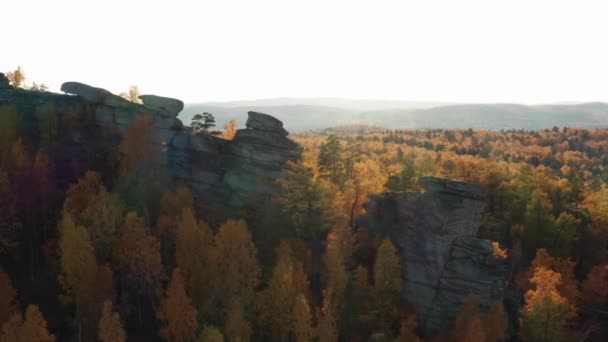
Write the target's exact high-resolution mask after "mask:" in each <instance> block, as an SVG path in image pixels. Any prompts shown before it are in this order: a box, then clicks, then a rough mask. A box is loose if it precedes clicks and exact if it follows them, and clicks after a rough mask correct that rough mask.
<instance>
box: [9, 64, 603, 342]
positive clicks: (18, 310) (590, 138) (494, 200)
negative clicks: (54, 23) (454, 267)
mask: <svg viewBox="0 0 608 342" xmlns="http://www.w3.org/2000/svg"><path fill="white" fill-rule="evenodd" d="M11 76H12V79H11V80H12V83H13V84H14V85H15V88H18V87H20V86H21V85H20V84H18V82H19V80H18V79H17V80H16V79H15V78H14V75H11ZM15 82H17V84H15ZM11 91H15V92H19V91H20V92H25V94H27V96H36V95H35V94H37V93H46V89H45V88H40V86H37V88H34V89H27V90H11ZM131 91H132V92H134V93H136V92H137V89H132V90H131ZM19 94H21V93H19ZM31 94H34V95H31ZM136 95H137V94H131V95H129V94H128V93H126V94H124V97H126V98H127V99H128V101H133V102H135V101H137V96H136ZM58 96H59V95H58ZM66 101H67V100H66ZM142 106H143V105H142ZM137 108H139V107H137ZM66 113H68V114H66ZM39 114H40V120H37V119H36V120H35V119H33V116H32V113H28V112H24V111H23V110H21V109H20V107H19V106H14V105H11V104H10V103H9V104H3V103H2V101H0V341H3V342H4V341H7V342H8V341H27V342H30V341H31V342H33V341H79V342H80V341H102V342H110V341H127V340H128V341H176V342H181V341H184V342H185V341H229V342H232V341H240V342H244V341H298V342H300V341H320V342H330V341H467V342H474V341H480V342H481V341H487V342H490V341H492V342H495V341H516V340H523V341H602V340H606V339H608V323H607V322H608V306H607V305H608V253H607V252H608V249H607V248H608V187H607V182H608V169H606V166H607V165H608V130H604V129H579V128H569V127H553V128H551V129H542V130H535V131H526V130H503V131H486V130H471V129H469V130H443V129H420V130H408V129H386V128H380V127H371V126H340V127H335V128H328V129H322V130H315V131H307V132H300V133H292V134H291V135H289V138H290V139H292V140H293V141H295V142H296V143H297V144H298V158H295V159H294V160H289V161H287V162H286V163H285V164H284V165H283V169H282V171H281V176H280V177H278V178H277V179H276V180H275V182H274V184H273V185H272V186H275V187H276V188H277V189H278V190H277V191H276V192H275V193H274V194H273V196H270V197H267V198H264V199H263V200H262V199H258V198H256V199H254V200H253V202H257V205H248V204H247V203H251V201H250V202H246V204H243V205H241V206H240V207H238V208H236V209H235V207H234V206H233V207H230V208H229V207H228V205H224V203H209V201H205V200H204V199H203V198H201V197H200V196H198V195H197V194H198V193H199V191H200V190H197V189H194V188H193V187H192V186H190V185H189V184H187V183H185V182H175V181H172V179H171V177H170V175H169V174H168V173H167V172H166V170H164V169H163V168H161V167H159V166H158V165H161V164H162V163H163V160H165V159H166V158H168V157H167V152H166V151H165V150H166V149H167V148H166V146H165V145H162V146H159V145H158V144H157V142H156V140H155V138H154V137H155V134H157V133H156V132H155V129H156V126H155V122H156V121H154V120H156V118H150V117H141V118H137V119H135V120H134V121H133V122H132V123H130V124H129V126H128V127H127V128H126V130H125V131H124V134H122V136H121V138H120V141H119V142H118V146H117V149H116V151H115V152H113V153H108V154H107V155H104V158H103V159H102V162H98V160H97V159H96V158H94V156H91V155H88V157H87V158H89V159H86V158H84V159H83V158H78V159H71V158H70V153H71V152H70V151H71V150H69V149H66V147H65V146H68V145H62V144H60V142H62V141H63V140H62V139H64V138H63V135H64V131H62V130H59V129H58V128H59V127H62V129H64V128H65V127H70V125H71V123H70V122H71V121H70V120H72V119H73V120H74V122H75V124H74V127H76V126H78V127H80V126H79V125H81V123H82V122H81V121H79V120H81V119H79V117H81V116H82V115H81V113H79V112H74V111H63V110H59V109H58V108H56V107H53V106H52V105H48V106H45V107H44V108H43V110H42V111H41V113H39ZM79 115H80V116H79ZM260 117H261V116H260ZM34 122H36V124H34ZM89 124H90V123H87V126H86V127H87V129H91V130H96V129H97V126H95V125H92V124H91V125H89ZM187 124H192V125H191V127H190V126H187V127H186V128H184V130H185V131H186V132H188V134H192V135H195V136H202V138H201V139H211V140H209V141H212V142H213V143H214V144H227V145H221V146H228V148H231V147H230V146H233V145H229V143H230V141H231V140H232V139H236V138H235V135H236V136H237V138H238V136H239V134H244V133H240V132H241V131H237V130H236V126H237V123H236V122H235V121H231V122H229V123H226V126H225V127H224V129H220V128H217V127H215V122H214V121H213V115H212V113H201V114H200V115H199V116H197V117H196V118H195V120H194V121H193V122H192V123H187ZM223 124H224V123H221V124H220V123H218V125H219V126H220V127H221V126H222V125H223ZM248 127H249V126H248ZM251 127H258V126H255V123H251V125H250V128H249V129H250V130H251V129H252V128H251ZM287 128H289V127H287ZM216 129H217V130H216ZM247 132H250V131H247ZM247 132H246V133H247ZM248 134H253V133H248ZM272 134H275V133H272ZM74 141H78V139H75V140H74ZM202 141H203V140H202ZM204 141H207V140H204ZM84 144H85V145H86V144H89V142H86V143H84ZM163 144H164V142H163ZM60 145H61V146H60ZM91 145H93V143H91ZM69 146H72V145H69ZM70 148H71V147H70ZM87 151H88V150H87ZM169 151H170V150H169ZM92 154H94V153H92ZM66 156H67V157H66ZM83 160H85V161H86V160H95V162H90V163H86V162H83ZM424 176H440V177H445V178H450V179H457V180H462V181H466V182H470V183H473V184H476V185H479V186H480V187H481V188H482V189H483V192H484V197H483V201H484V202H483V207H484V210H483V215H482V218H481V222H480V226H479V229H478V231H477V235H476V237H477V238H480V239H484V240H488V241H490V242H491V246H492V248H493V258H496V259H497V260H499V262H500V263H501V265H503V266H504V268H505V270H506V272H505V279H504V280H505V284H507V289H506V293H508V296H507V297H508V298H506V297H505V298H503V299H502V300H497V301H495V302H494V303H492V304H491V305H490V306H489V307H485V308H482V307H480V306H479V305H478V304H477V303H478V300H479V298H478V297H477V296H476V294H475V293H474V291H473V290H471V291H470V293H466V292H465V293H463V294H462V296H461V297H462V298H461V306H460V308H459V311H458V313H457V315H456V317H455V318H454V319H453V321H451V322H450V324H446V325H445V326H443V328H442V329H440V330H438V331H434V332H432V333H431V334H429V333H427V331H424V329H421V327H420V326H419V318H418V317H419V316H418V313H417V312H416V310H415V307H414V305H412V303H409V302H408V301H407V300H406V298H404V296H403V295H402V289H403V286H404V283H403V282H404V277H403V272H404V260H403V259H402V258H401V254H400V251H399V245H398V244H397V243H396V241H394V240H393V239H391V237H390V235H388V234H385V233H383V232H379V231H371V230H367V229H363V228H361V227H360V225H359V222H360V219H361V217H362V216H363V215H364V214H365V213H366V203H367V202H368V200H369V196H370V195H371V194H380V193H386V192H406V191H407V192H421V191H424V189H423V188H422V187H421V185H420V183H419V179H420V178H421V177H424Z"/></svg>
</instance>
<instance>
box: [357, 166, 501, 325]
mask: <svg viewBox="0 0 608 342" xmlns="http://www.w3.org/2000/svg"><path fill="white" fill-rule="evenodd" d="M420 184H421V185H422V186H423V188H425V189H426V191H425V192H388V193H383V194H378V195H372V196H370V200H369V202H368V203H367V204H366V205H365V208H366V209H367V214H365V215H364V216H363V217H361V219H360V220H359V225H360V227H362V228H367V229H371V230H374V231H381V232H384V233H386V234H388V235H389V236H390V237H391V239H392V240H393V242H394V243H395V244H396V245H397V246H398V248H399V253H400V256H401V260H402V265H403V277H404V279H403V280H404V283H403V284H404V288H403V295H404V296H405V299H406V300H407V301H408V302H409V303H411V304H412V305H413V306H414V308H415V310H416V314H417V317H418V319H419V325H420V327H421V329H422V331H423V332H424V333H425V334H432V333H435V332H437V331H438V330H439V329H442V328H449V327H450V326H451V324H452V322H453V319H454V318H455V317H456V315H457V314H458V312H459V311H460V308H461V304H462V300H463V299H464V297H466V296H467V295H468V294H470V293H474V294H476V295H478V296H479V305H480V309H482V310H487V309H488V308H489V307H490V306H491V305H492V304H493V303H494V302H496V301H497V300H501V299H502V298H503V297H504V292H505V282H504V279H505V277H504V272H505V270H504V266H503V264H502V260H500V259H499V258H498V257H496V256H495V255H494V253H493V250H492V247H491V244H490V242H489V241H486V240H481V239H478V238H476V237H475V236H476V234H477V229H478V228H479V224H480V220H481V214H482V211H483V209H484V201H483V199H484V194H483V191H482V190H481V188H479V187H478V186H476V185H474V184H471V183H467V182H463V181H457V180H453V179H446V178H439V177H421V179H420Z"/></svg>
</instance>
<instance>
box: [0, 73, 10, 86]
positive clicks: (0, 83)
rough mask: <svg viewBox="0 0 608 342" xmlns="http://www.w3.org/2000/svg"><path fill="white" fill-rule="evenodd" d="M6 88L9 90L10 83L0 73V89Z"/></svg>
mask: <svg viewBox="0 0 608 342" xmlns="http://www.w3.org/2000/svg"><path fill="white" fill-rule="evenodd" d="M7 88H10V82H9V81H8V78H6V76H5V75H4V74H3V73H1V72H0V89H7Z"/></svg>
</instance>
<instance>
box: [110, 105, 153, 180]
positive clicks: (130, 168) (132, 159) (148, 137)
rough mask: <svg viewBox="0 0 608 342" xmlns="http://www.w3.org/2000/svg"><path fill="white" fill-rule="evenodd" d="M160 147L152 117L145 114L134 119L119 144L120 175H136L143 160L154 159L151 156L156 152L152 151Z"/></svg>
mask: <svg viewBox="0 0 608 342" xmlns="http://www.w3.org/2000/svg"><path fill="white" fill-rule="evenodd" d="M158 147H159V146H158V144H157V141H156V134H155V128H154V121H153V119H152V117H150V116H145V117H141V118H138V119H136V120H135V121H133V123H132V124H131V126H130V127H129V128H128V129H127V131H126V132H125V135H124V138H123V140H122V141H121V142H120V145H119V146H118V152H119V154H120V156H119V172H120V175H121V176H122V177H123V178H125V179H131V178H132V177H135V175H136V174H137V171H138V168H139V166H140V164H141V162H142V161H144V160H148V159H154V158H151V157H154V156H155V155H156V154H155V153H152V152H153V149H155V148H158ZM149 161H150V162H154V160H149Z"/></svg>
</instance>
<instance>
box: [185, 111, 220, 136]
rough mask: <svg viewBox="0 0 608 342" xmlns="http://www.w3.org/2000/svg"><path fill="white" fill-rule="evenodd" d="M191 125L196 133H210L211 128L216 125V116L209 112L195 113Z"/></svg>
mask: <svg viewBox="0 0 608 342" xmlns="http://www.w3.org/2000/svg"><path fill="white" fill-rule="evenodd" d="M190 126H191V127H192V129H193V130H194V133H209V129H211V128H212V127H215V117H213V114H211V113H207V112H204V113H203V114H194V116H193V117H192V122H191V123H190Z"/></svg>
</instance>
